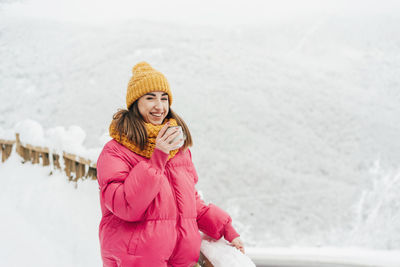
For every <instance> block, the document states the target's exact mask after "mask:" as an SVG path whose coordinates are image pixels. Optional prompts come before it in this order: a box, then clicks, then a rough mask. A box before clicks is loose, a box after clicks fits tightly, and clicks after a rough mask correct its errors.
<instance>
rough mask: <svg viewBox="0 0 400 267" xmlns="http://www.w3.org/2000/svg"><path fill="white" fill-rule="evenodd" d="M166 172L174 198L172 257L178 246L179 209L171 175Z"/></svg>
mask: <svg viewBox="0 0 400 267" xmlns="http://www.w3.org/2000/svg"><path fill="white" fill-rule="evenodd" d="M165 169H166V170H167V173H168V174H167V175H168V177H167V178H168V182H169V185H170V186H171V191H172V195H173V196H174V199H175V207H176V226H175V229H176V243H175V247H174V250H173V251H172V253H171V256H173V255H175V250H176V248H177V244H178V233H179V231H178V221H179V209H178V202H177V201H176V193H175V189H174V186H173V184H172V181H171V173H170V171H169V170H168V169H167V168H165Z"/></svg>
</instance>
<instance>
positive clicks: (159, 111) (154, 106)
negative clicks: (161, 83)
mask: <svg viewBox="0 0 400 267" xmlns="http://www.w3.org/2000/svg"><path fill="white" fill-rule="evenodd" d="M138 108H139V112H140V115H142V117H143V120H144V121H145V122H147V123H151V124H153V125H161V124H162V123H163V121H164V119H165V117H166V116H167V114H168V111H169V100H168V94H167V93H165V92H159V91H157V92H151V93H147V94H145V95H144V96H142V97H140V98H139V100H138Z"/></svg>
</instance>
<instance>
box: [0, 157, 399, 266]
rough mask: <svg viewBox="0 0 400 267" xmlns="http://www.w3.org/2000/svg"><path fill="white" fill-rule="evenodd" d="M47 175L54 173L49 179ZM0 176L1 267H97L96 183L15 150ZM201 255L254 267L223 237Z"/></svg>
mask: <svg viewBox="0 0 400 267" xmlns="http://www.w3.org/2000/svg"><path fill="white" fill-rule="evenodd" d="M50 172H53V174H52V175H49V173H50ZM0 177H1V178H2V190H3V193H2V194H0V210H1V211H2V214H3V216H2V219H1V220H0V235H1V237H2V238H1V239H0V247H1V249H0V257H1V259H2V266H7V267H13V266H18V267H19V266H41V267H50V266H66V267H67V266H68V267H70V266H74V267H87V266H101V258H100V248H99V242H98V236H97V233H98V228H97V226H98V223H99V222H100V218H101V216H100V214H101V211H100V208H99V205H98V202H99V199H98V189H97V188H98V186H97V181H93V180H84V181H79V182H78V187H77V189H76V188H75V186H74V184H73V183H69V182H68V180H67V177H66V176H65V175H64V174H62V173H60V172H59V171H54V170H51V168H50V167H42V166H40V165H32V164H31V163H29V162H27V163H25V164H22V163H21V158H20V157H19V156H18V155H17V154H16V153H15V152H13V154H12V155H11V157H10V158H9V159H8V160H7V161H6V162H5V163H2V164H0ZM202 251H203V253H204V254H205V255H207V257H208V258H209V259H210V260H211V261H212V263H213V264H214V266H215V267H228V266H229V267H235V266H237V267H245V266H246V267H254V266H255V265H254V263H252V262H251V260H250V258H248V257H246V256H243V255H242V254H241V252H239V251H238V250H237V249H235V248H233V247H230V246H227V245H226V241H224V240H223V239H221V240H219V241H218V242H208V241H203V244H202ZM21 253H23V257H21ZM246 253H247V255H248V256H249V257H251V258H252V259H253V260H254V262H255V263H257V266H264V265H265V266H272V265H271V264H273V266H310V264H311V263H319V264H317V265H312V266H318V267H319V266H339V265H329V263H332V262H336V263H338V262H341V263H343V264H346V265H343V266H346V267H348V266H384V267H392V266H393V267H396V266H398V265H399V264H400V251H392V252H388V251H373V250H365V249H359V248H354V247H353V248H350V247H349V248H346V247H343V248H341V249H338V248H302V247H292V248H274V247H269V248H252V247H246ZM267 264H268V265H267ZM304 264H308V265H304ZM362 264H365V265H362ZM367 264H370V265H367Z"/></svg>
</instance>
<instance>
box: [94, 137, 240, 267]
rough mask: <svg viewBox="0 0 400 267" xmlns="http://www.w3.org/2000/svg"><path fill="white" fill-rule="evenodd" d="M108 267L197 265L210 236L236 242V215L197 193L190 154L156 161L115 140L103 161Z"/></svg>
mask: <svg viewBox="0 0 400 267" xmlns="http://www.w3.org/2000/svg"><path fill="white" fill-rule="evenodd" d="M97 179H98V182H99V186H100V204H101V210H102V219H101V222H100V225H99V238H100V246H101V255H102V260H103V266H107V267H108V266H113V267H114V266H122V267H166V266H173V267H192V266H193V265H195V264H196V262H197V261H198V259H199V253H200V244H201V237H200V233H199V229H200V230H201V231H202V232H204V233H205V234H207V235H209V236H211V237H213V238H215V239H220V238H221V237H222V236H224V237H225V239H226V240H228V241H232V240H233V239H234V238H236V237H237V236H239V234H238V233H237V232H236V231H235V229H234V228H233V227H232V224H231V222H232V219H231V217H230V216H229V215H228V214H227V213H226V212H225V211H223V210H222V209H220V208H218V207H217V206H215V205H213V204H209V205H205V203H204V202H203V200H202V199H201V198H200V196H199V195H198V194H197V191H196V189H195V184H196V183H197V180H198V177H197V173H196V170H195V168H194V166H193V163H192V158H191V154H190V150H189V149H188V150H186V152H183V151H182V150H180V151H179V152H178V153H177V154H176V155H175V156H174V157H173V158H172V159H170V160H168V154H166V153H164V152H163V151H161V150H158V149H155V150H154V152H153V155H152V157H151V158H150V159H147V158H145V157H142V156H140V155H138V154H136V153H134V152H132V151H131V150H129V149H128V148H126V147H125V146H123V145H121V144H119V143H118V142H117V141H115V140H114V139H113V140H111V141H109V142H108V143H107V144H106V145H105V146H104V148H103V150H102V152H101V154H100V156H99V158H98V160H97Z"/></svg>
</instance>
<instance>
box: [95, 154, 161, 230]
mask: <svg viewBox="0 0 400 267" xmlns="http://www.w3.org/2000/svg"><path fill="white" fill-rule="evenodd" d="M124 157H126V155H124V154H123V153H120V152H118V151H117V150H116V149H115V148H113V147H105V148H104V149H103V151H102V152H101V154H100V156H99V158H98V160H97V179H98V182H99V186H100V197H101V198H103V202H104V205H105V207H106V208H107V209H108V210H109V211H110V212H112V213H113V214H114V215H115V216H117V217H119V218H121V219H122V220H125V221H131V222H134V221H140V220H141V219H143V215H144V213H145V211H146V209H147V208H148V206H149V205H150V204H151V202H152V201H153V199H154V198H155V197H156V196H157V194H158V193H159V191H160V187H161V181H162V179H163V178H164V176H163V174H164V167H165V163H166V162H167V159H168V154H166V153H164V152H163V151H161V150H158V149H154V152H153V155H152V156H151V158H150V160H149V161H148V162H146V161H140V162H139V163H137V164H136V165H135V166H133V167H131V166H130V165H129V164H128V162H127V159H124Z"/></svg>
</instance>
